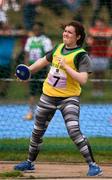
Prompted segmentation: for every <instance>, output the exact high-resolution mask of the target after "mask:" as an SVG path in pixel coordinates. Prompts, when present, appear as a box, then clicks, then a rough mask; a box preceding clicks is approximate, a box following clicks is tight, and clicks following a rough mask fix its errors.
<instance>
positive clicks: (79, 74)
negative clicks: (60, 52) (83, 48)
mask: <svg viewBox="0 0 112 180" xmlns="http://www.w3.org/2000/svg"><path fill="white" fill-rule="evenodd" d="M59 63H60V65H61V66H62V67H63V68H64V69H65V70H66V71H67V73H68V74H69V75H70V76H71V77H72V78H73V79H75V80H76V81H78V82H79V83H80V84H81V85H83V84H86V82H87V80H88V75H89V73H91V72H92V71H91V60H90V58H89V56H88V55H84V56H83V57H82V60H81V61H80V63H79V68H78V71H75V70H74V69H72V68H71V67H70V66H69V65H68V64H66V63H65V61H64V59H59Z"/></svg>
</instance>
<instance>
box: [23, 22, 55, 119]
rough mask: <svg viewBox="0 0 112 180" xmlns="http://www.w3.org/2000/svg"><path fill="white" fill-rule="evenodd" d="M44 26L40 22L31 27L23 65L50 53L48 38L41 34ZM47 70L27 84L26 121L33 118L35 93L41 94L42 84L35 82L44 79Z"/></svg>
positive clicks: (50, 47)
mask: <svg viewBox="0 0 112 180" xmlns="http://www.w3.org/2000/svg"><path fill="white" fill-rule="evenodd" d="M43 28H44V25H43V23H42V22H37V23H35V24H34V26H33V29H32V31H33V36H31V37H29V38H28V39H27V41H26V44H25V60H24V63H25V64H26V65H31V64H33V63H34V62H35V61H37V60H38V59H39V58H41V57H43V56H44V55H45V53H47V52H48V51H50V50H51V49H52V48H53V47H52V42H51V40H50V38H48V37H47V36H46V35H45V34H44V32H43ZM46 73H47V68H44V69H43V70H41V71H39V72H38V73H37V74H35V75H32V77H31V79H32V80H33V81H30V82H29V90H30V92H29V94H30V98H29V105H30V111H29V112H28V114H27V115H26V116H25V117H24V118H25V119H27V120H31V119H32V118H33V114H34V110H35V96H36V95H37V93H39V92H40V93H41V88H42V84H43V82H41V81H40V82H39V81H38V82H37V81H35V80H37V79H43V78H45V77H46Z"/></svg>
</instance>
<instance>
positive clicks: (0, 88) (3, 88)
mask: <svg viewBox="0 0 112 180" xmlns="http://www.w3.org/2000/svg"><path fill="white" fill-rule="evenodd" d="M11 31H12V30H11V26H10V25H9V24H4V23H0V79H4V81H0V97H5V96H6V95H7V92H8V90H9V81H6V80H5V79H7V78H10V77H11V68H12V62H13V61H12V59H13V50H14V47H15V36H13V35H11Z"/></svg>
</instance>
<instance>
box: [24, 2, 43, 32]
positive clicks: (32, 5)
mask: <svg viewBox="0 0 112 180" xmlns="http://www.w3.org/2000/svg"><path fill="white" fill-rule="evenodd" d="M41 2H42V0H24V1H21V5H22V11H23V22H24V26H25V29H26V30H28V31H30V30H32V27H33V25H34V22H35V18H36V15H37V13H38V6H39V4H40V3H41Z"/></svg>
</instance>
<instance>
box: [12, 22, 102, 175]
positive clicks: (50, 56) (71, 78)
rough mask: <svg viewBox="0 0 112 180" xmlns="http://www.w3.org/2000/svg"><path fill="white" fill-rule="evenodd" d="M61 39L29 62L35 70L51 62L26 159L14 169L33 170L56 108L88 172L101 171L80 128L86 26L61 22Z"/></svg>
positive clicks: (86, 64)
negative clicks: (62, 23)
mask: <svg viewBox="0 0 112 180" xmlns="http://www.w3.org/2000/svg"><path fill="white" fill-rule="evenodd" d="M62 27H63V30H64V31H63V43H61V44H59V45H57V46H56V47H55V48H54V49H53V50H52V51H51V52H49V53H47V55H46V56H45V57H43V58H40V59H39V60H38V61H36V62H35V63H34V64H32V65H31V66H29V67H28V68H29V70H30V72H31V73H35V72H37V71H39V70H40V69H42V68H44V67H45V66H47V65H49V64H50V63H51V68H50V70H49V73H48V76H47V78H46V79H45V81H44V84H43V94H42V95H41V97H40V101H39V103H38V105H37V109H36V112H35V124H34V129H33V132H32V137H31V139H30V145H29V155H28V160H27V161H25V162H21V163H19V164H17V165H16V166H15V167H14V169H15V170H20V171H25V170H30V171H31V170H34V169H35V168H34V161H35V160H36V158H37V156H38V154H39V151H40V147H41V144H42V138H43V135H44V133H45V131H46V129H47V127H48V125H49V122H50V121H51V119H52V117H53V116H54V114H55V112H56V110H57V109H59V110H60V111H61V113H62V116H63V118H64V121H65V125H66V128H67V131H68V134H69V136H70V138H71V139H72V141H73V143H74V144H76V146H77V147H78V149H79V151H80V152H81V154H82V155H83V157H84V158H85V161H86V162H87V164H88V167H89V169H88V173H87V175H88V176H96V175H100V174H102V170H101V168H100V167H99V166H98V165H97V164H96V163H95V160H94V158H93V155H92V151H91V148H90V145H89V143H88V140H87V138H86V137H85V136H84V135H83V134H82V133H81V131H80V124H79V114H80V94H81V86H82V85H83V84H85V83H86V82H87V80H88V75H89V73H91V60H90V58H89V56H88V54H87V52H86V51H85V50H84V49H83V48H82V45H83V42H84V39H85V30H84V27H83V25H82V24H81V23H79V22H77V21H73V22H70V23H68V24H66V25H63V26H62Z"/></svg>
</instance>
